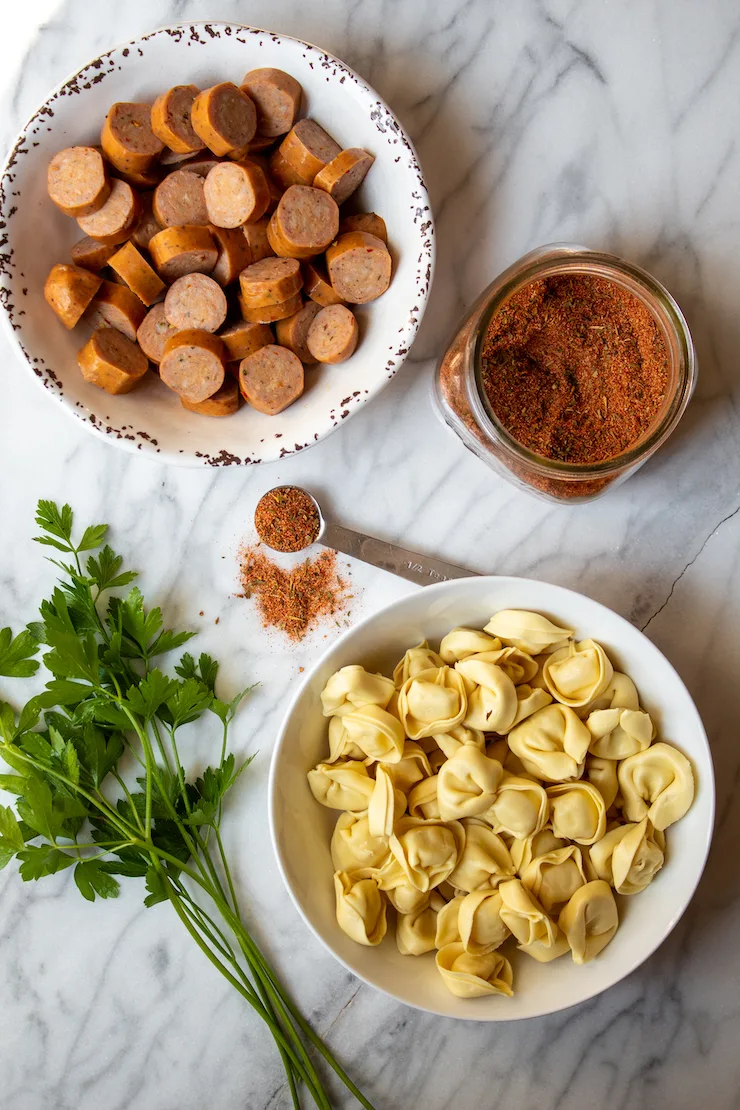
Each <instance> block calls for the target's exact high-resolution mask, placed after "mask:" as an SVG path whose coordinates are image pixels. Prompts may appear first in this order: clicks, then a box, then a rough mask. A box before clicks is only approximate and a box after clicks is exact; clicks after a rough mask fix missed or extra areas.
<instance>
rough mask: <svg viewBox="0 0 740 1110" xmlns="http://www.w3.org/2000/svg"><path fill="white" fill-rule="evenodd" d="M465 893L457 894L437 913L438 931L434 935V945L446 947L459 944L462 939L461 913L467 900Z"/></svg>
mask: <svg viewBox="0 0 740 1110" xmlns="http://www.w3.org/2000/svg"><path fill="white" fill-rule="evenodd" d="M466 897H467V896H466V895H465V894H457V895H455V897H454V898H451V899H450V901H449V902H446V903H445V905H444V906H443V907H442V908H441V910H440V911H439V913H438V914H437V931H436V934H435V937H434V947H435V948H444V946H445V945H446V944H457V943H459V941H460V926H459V915H460V906H461V905H462V904H463V902H464V901H465V898H466Z"/></svg>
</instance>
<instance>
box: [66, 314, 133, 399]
mask: <svg viewBox="0 0 740 1110" xmlns="http://www.w3.org/2000/svg"><path fill="white" fill-rule="evenodd" d="M77 364H78V366H79V367H80V370H81V372H82V376H83V378H84V379H85V381H87V382H91V383H92V385H97V386H100V388H101V389H104V390H105V391H106V393H114V394H120V393H130V392H131V390H132V389H133V388H134V386H135V385H138V383H139V382H140V381H141V379H142V378H143V377H144V375H145V374H146V372H147V370H148V369H149V362H148V360H147V357H146V355H145V354H144V353H143V352H142V351H140V350H139V348H138V347H137V346H136V344H135V343H133V342H131V340H130V339H127V338H126V336H125V335H122V334H121V332H120V331H116V330H115V328H101V329H100V330H99V331H96V332H94V333H93V335H91V336H90V338H89V339H88V341H87V343H86V344H85V346H84V347H83V348H82V349H81V350H80V352H79V353H78V355H77Z"/></svg>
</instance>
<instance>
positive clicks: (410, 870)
mask: <svg viewBox="0 0 740 1110" xmlns="http://www.w3.org/2000/svg"><path fill="white" fill-rule="evenodd" d="M388 843H389V847H390V850H391V854H392V855H393V857H394V859H395V860H396V861H397V863H398V864H399V865H400V867H401V869H402V870H403V872H404V874H405V876H406V878H407V879H408V881H409V882H410V883H411V885H412V886H415V887H416V889H417V890H423V891H427V890H431V889H432V888H433V887H435V886H438V885H439V884H440V883H441V882H442V881H443V880H444V879H447V878H448V877H449V876H450V875H451V873H452V872H453V871H454V869H455V867H456V865H457V862H458V860H459V858H460V856H461V854H462V852H463V849H464V846H465V830H464V829H463V827H462V825H461V824H460V823H459V822H458V821H448V822H447V823H446V824H445V823H444V822H443V821H434V820H432V821H427V820H425V819H420V818H418V817H402V818H401V820H400V821H398V823H397V824H396V828H395V830H394V833H393V835H392V836H391V837H390V839H389V841H388Z"/></svg>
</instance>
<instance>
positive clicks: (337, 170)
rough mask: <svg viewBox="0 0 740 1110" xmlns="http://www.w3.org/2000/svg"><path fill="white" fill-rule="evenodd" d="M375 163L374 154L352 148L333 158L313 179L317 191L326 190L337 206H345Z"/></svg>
mask: <svg viewBox="0 0 740 1110" xmlns="http://www.w3.org/2000/svg"><path fill="white" fill-rule="evenodd" d="M374 161H375V155H374V154H368V152H367V151H366V150H361V149H360V148H359V147H352V148H351V149H350V150H343V151H342V152H341V154H338V155H337V156H336V158H332V160H331V162H328V163H327V164H326V165H325V166H324V168H323V169H322V170H319V172H318V173H317V174H316V177H315V178H314V179H313V186H314V188H315V189H325V190H326V192H327V193H328V194H329V196H330V197H333V198H334V200H335V201H336V202H337V204H344V202H345V200H347V198H348V197H351V196H352V194H353V193H354V191H355V189H359V187H360V185H362V182H363V181H364V180H365V174H366V173H367V171H368V170H369V169H370V167H371V166H372V164H373V162H374Z"/></svg>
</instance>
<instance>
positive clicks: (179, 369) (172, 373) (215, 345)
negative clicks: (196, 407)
mask: <svg viewBox="0 0 740 1110" xmlns="http://www.w3.org/2000/svg"><path fill="white" fill-rule="evenodd" d="M225 363H226V348H225V347H224V345H223V343H222V342H221V340H220V339H219V338H218V336H217V335H211V333H210V332H208V331H198V330H196V329H194V328H193V329H188V330H187V331H178V332H176V333H175V334H174V335H172V336H170V338H169V339H168V340H167V342H166V343H165V345H164V354H163V356H162V361H161V362H160V364H159V376H160V378H161V379H162V381H163V382H164V384H165V385H168V386H169V387H170V389H173V390H174V391H175V393H179V394H180V396H181V397H185V398H187V400H188V401H193V402H194V403H196V404H197V403H198V402H200V401H205V400H206V399H207V398H208V397H212V396H213V394H214V393H217V392H218V390H219V389H220V388H221V386H222V385H223V384H224V375H225V370H224V366H225Z"/></svg>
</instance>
